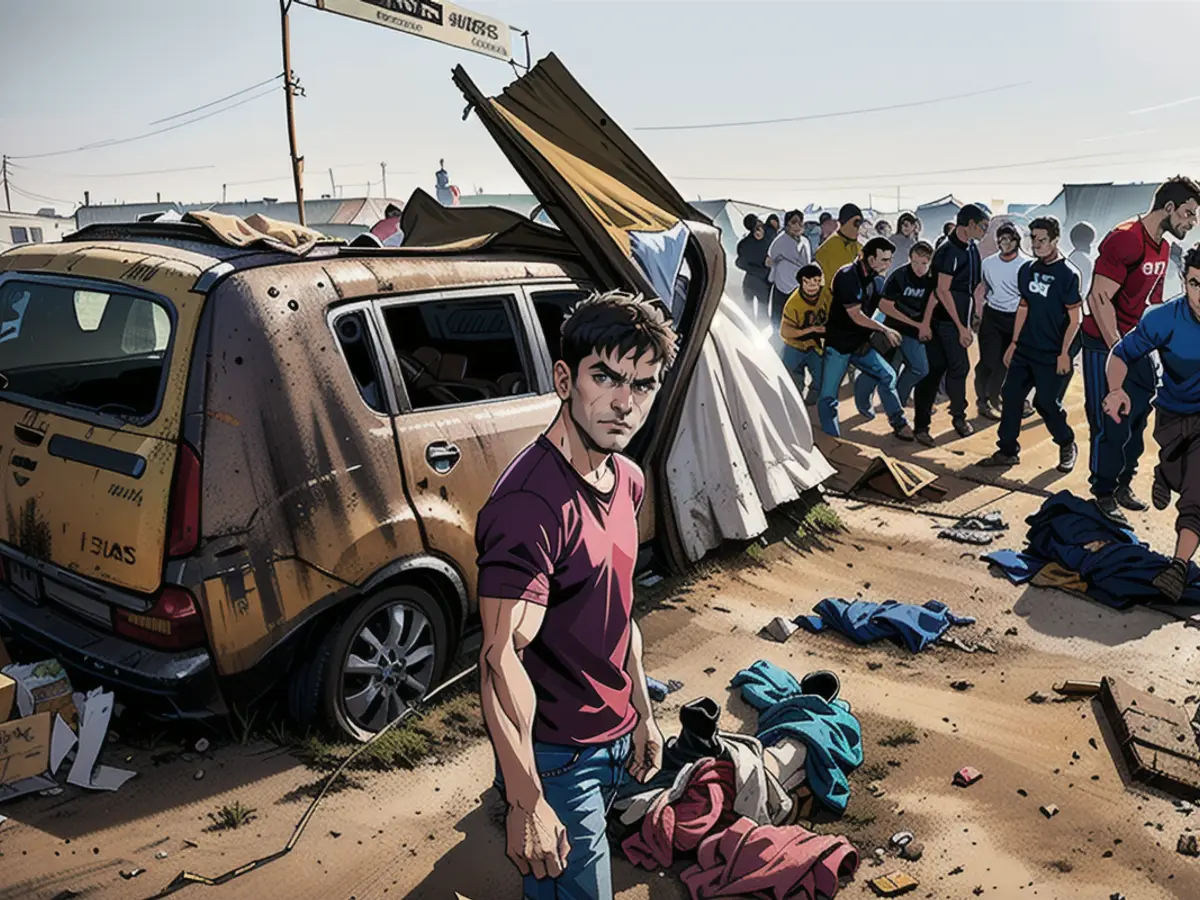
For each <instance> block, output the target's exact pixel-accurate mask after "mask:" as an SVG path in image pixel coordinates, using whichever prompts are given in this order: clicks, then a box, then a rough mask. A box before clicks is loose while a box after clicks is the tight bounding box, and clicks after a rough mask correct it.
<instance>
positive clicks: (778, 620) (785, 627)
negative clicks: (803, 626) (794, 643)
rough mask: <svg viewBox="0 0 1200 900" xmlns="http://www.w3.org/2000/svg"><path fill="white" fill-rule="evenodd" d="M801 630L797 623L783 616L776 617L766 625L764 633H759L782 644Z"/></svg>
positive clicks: (763, 628) (763, 629)
mask: <svg viewBox="0 0 1200 900" xmlns="http://www.w3.org/2000/svg"><path fill="white" fill-rule="evenodd" d="M799 630H800V626H799V625H797V624H796V623H795V622H792V621H790V620H789V619H785V618H784V617H783V616H776V617H775V618H773V619H772V620H771V621H770V622H768V623H767V624H766V625H764V626H763V627H762V631H761V632H759V633H760V634H761V635H762V636H763V637H765V638H770V639H771V640H773V641H778V642H779V643H781V644H782V643H783V642H784V641H786V640H787V639H788V638H790V637H791V636H792V635H793V634H795V633H796V632H797V631H799Z"/></svg>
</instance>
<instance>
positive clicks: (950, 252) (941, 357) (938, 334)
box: [915, 203, 988, 447]
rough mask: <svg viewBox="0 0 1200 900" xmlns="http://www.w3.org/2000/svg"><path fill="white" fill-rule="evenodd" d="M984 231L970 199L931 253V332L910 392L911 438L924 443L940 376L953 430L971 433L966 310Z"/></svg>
mask: <svg viewBox="0 0 1200 900" xmlns="http://www.w3.org/2000/svg"><path fill="white" fill-rule="evenodd" d="M987 229H988V216H987V213H985V212H984V211H983V210H982V209H980V208H979V207H978V206H975V205H974V204H971V203H969V204H967V205H966V206H964V207H963V208H962V209H960V210H959V211H958V224H957V226H955V228H954V230H953V231H952V232H950V234H949V236H948V237H947V238H946V241H945V243H943V244H942V245H941V246H940V247H938V248H937V250H936V251H935V252H934V254H933V266H932V271H933V273H934V277H935V278H936V279H937V286H936V288H935V290H934V298H935V300H936V302H937V307H936V308H935V309H934V311H933V319H932V323H931V324H932V328H933V336H932V338H931V339H930V341H929V343H928V344H927V345H926V353H927V354H928V356H929V374H928V375H926V376H925V377H924V378H923V379H921V383H920V384H918V385H917V388H916V392H915V404H916V419H917V422H916V438H917V440H918V441H920V442H921V443H922V444H924V445H925V446H926V447H932V446H933V445H934V440H933V436H932V435H931V434H930V432H929V425H930V423H931V421H932V420H933V403H934V401H935V400H936V399H937V392H938V386H939V385H940V384H941V382H942V376H943V375H944V376H945V377H946V393H947V394H949V396H950V417H951V420H952V422H953V424H954V430H955V431H956V432H958V435H959V437H969V436H970V435H972V434H974V433H975V428H974V426H973V425H971V423H970V422H968V421H967V376H968V375H970V373H971V363H970V360H969V359H968V358H967V348H968V347H970V346H971V343H972V341H974V340H975V336H974V334H973V333H972V332H971V311H972V306H973V302H974V300H973V298H974V295H975V288H976V286H977V285H978V284H979V280H980V278H982V277H983V275H982V268H983V266H982V261H981V259H980V257H979V247H978V245H977V244H976V241H978V240H979V239H980V238H982V237H983V236H984V235H985V234H987Z"/></svg>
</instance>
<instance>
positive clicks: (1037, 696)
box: [1025, 691, 1050, 703]
mask: <svg viewBox="0 0 1200 900" xmlns="http://www.w3.org/2000/svg"><path fill="white" fill-rule="evenodd" d="M1049 699H1050V698H1049V697H1048V696H1046V695H1045V694H1043V693H1042V692H1041V691H1034V692H1033V693H1032V694H1030V695H1029V696H1028V697H1026V698H1025V700H1026V701H1027V702H1029V703H1045V702H1046V701H1047V700H1049Z"/></svg>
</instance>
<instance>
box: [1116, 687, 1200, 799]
mask: <svg viewBox="0 0 1200 900" xmlns="http://www.w3.org/2000/svg"><path fill="white" fill-rule="evenodd" d="M1100 707H1101V709H1103V710H1104V714H1105V716H1106V717H1107V718H1108V724H1109V726H1110V727H1111V728H1112V731H1113V735H1114V736H1115V737H1116V739H1117V744H1118V745H1119V746H1120V748H1121V754H1122V756H1123V757H1124V759H1125V763H1126V765H1127V766H1128V768H1129V774H1130V776H1131V777H1132V778H1133V779H1134V780H1135V781H1140V782H1142V783H1144V784H1148V785H1150V786H1151V787H1155V788H1157V789H1159V790H1161V791H1163V792H1164V793H1167V794H1170V795H1171V796H1172V797H1179V798H1181V799H1184V800H1188V801H1190V802H1197V801H1200V747H1198V746H1197V743H1196V738H1195V735H1194V734H1193V732H1192V726H1191V722H1190V721H1189V719H1188V716H1187V713H1186V712H1185V711H1184V710H1183V709H1182V708H1181V707H1178V706H1175V705H1174V704H1172V703H1170V702H1168V701H1167V700H1165V699H1163V698H1161V697H1156V696H1154V695H1153V694H1151V693H1149V692H1147V691H1139V690H1136V689H1135V688H1133V687H1131V686H1130V685H1128V684H1126V683H1125V682H1124V681H1121V680H1120V679H1116V678H1105V679H1104V680H1103V681H1102V682H1101V690H1100Z"/></svg>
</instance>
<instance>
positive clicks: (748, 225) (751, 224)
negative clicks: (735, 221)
mask: <svg viewBox="0 0 1200 900" xmlns="http://www.w3.org/2000/svg"><path fill="white" fill-rule="evenodd" d="M757 226H758V216H756V215H754V214H753V213H751V214H750V215H748V216H746V218H744V219H742V227H743V228H745V229H746V230H747V231H753V230H754V229H755V228H756V227H757Z"/></svg>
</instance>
